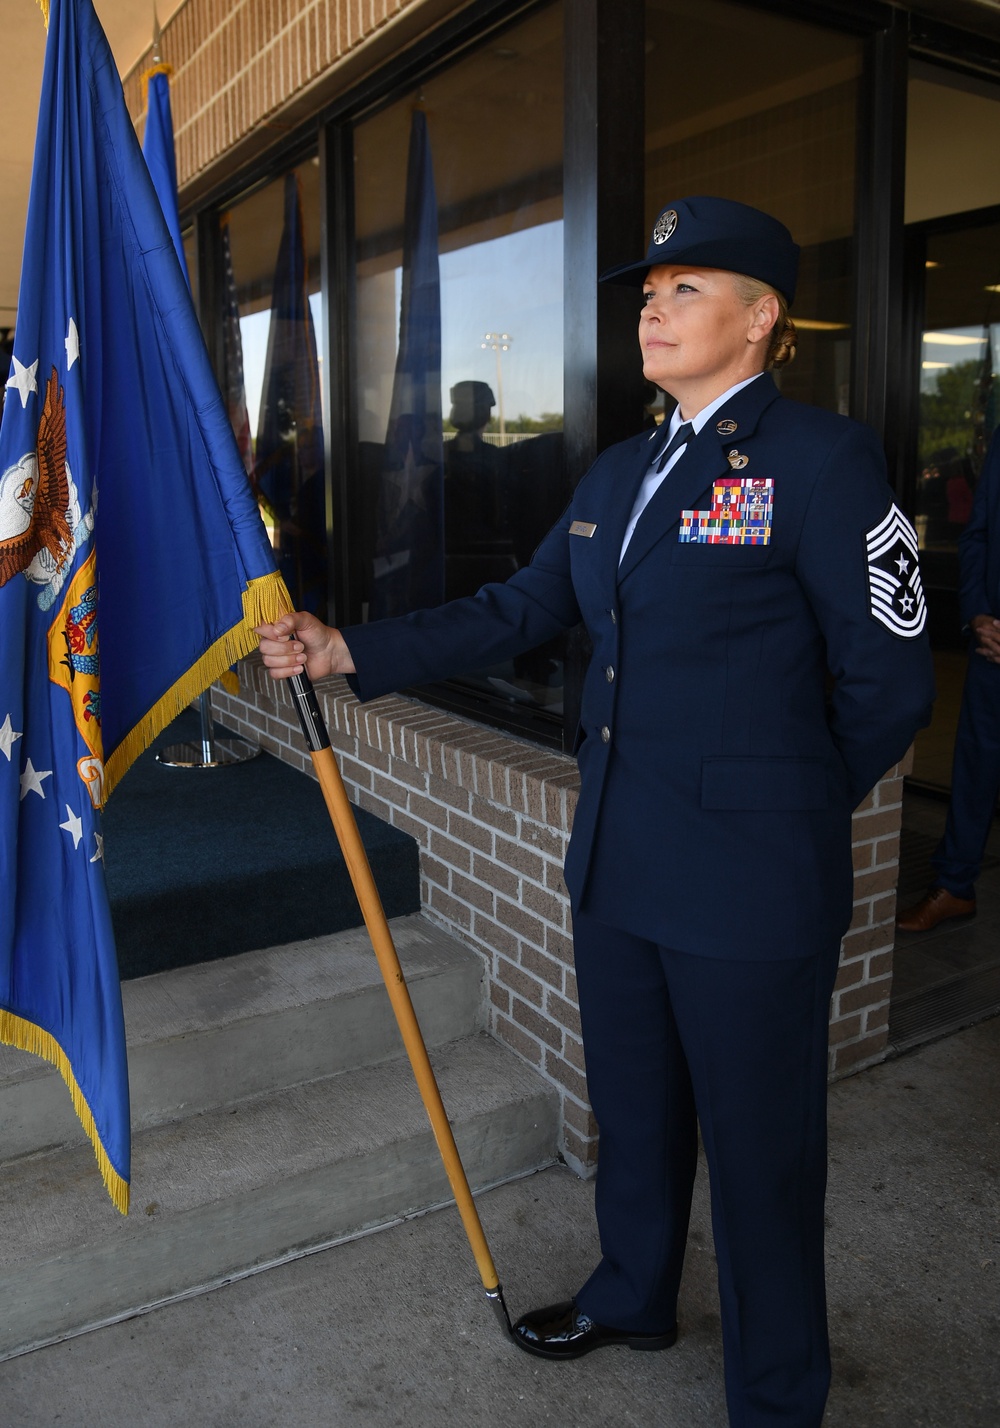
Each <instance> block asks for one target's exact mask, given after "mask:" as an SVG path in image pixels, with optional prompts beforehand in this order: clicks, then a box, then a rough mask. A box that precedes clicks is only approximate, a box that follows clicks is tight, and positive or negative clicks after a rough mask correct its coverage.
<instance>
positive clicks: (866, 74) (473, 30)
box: [182, 0, 1000, 749]
mask: <svg viewBox="0 0 1000 1428" xmlns="http://www.w3.org/2000/svg"><path fill="white" fill-rule="evenodd" d="M544 3H547V0H529V3H525V0H473V3H472V4H470V5H468V6H466V7H464V8H463V9H461V10H460V11H459V12H458V13H456V14H453V15H451V16H450V17H449V18H447V19H445V20H444V21H443V22H441V23H440V24H439V25H437V26H436V27H435V28H433V29H432V30H431V31H429V32H428V33H427V34H426V35H424V36H422V37H421V38H420V40H418V41H417V42H416V43H414V44H413V45H412V46H410V47H409V48H407V49H406V50H405V51H404V52H402V53H401V54H399V55H397V56H395V57H393V58H391V59H389V60H388V61H387V62H386V63H384V64H382V65H381V66H380V67H379V68H378V69H377V70H376V71H374V72H373V73H371V74H369V75H367V76H365V77H363V78H362V79H360V80H359V81H358V82H357V83H355V84H353V85H350V86H349V87H348V88H347V89H345V91H344V93H343V94H341V95H339V96H338V97H337V98H336V99H335V100H334V101H332V102H331V103H328V104H327V105H325V106H324V107H323V108H321V109H320V110H319V111H318V112H317V113H315V114H313V115H312V116H310V117H309V118H308V119H307V120H305V121H304V122H303V123H302V124H301V125H300V126H298V127H297V128H296V129H295V130H294V131H293V132H292V133H291V134H289V135H288V136H287V137H286V138H284V139H283V140H282V141H281V142H279V143H277V144H275V145H273V146H271V147H270V148H268V149H267V150H266V151H265V152H264V153H262V154H260V155H259V156H258V157H256V158H255V159H254V160H253V161H252V162H250V163H248V164H246V165H244V166H243V167H241V168H238V169H237V170H235V171H234V172H233V173H232V174H230V175H227V176H226V178H225V179H224V180H223V181H222V182H221V183H220V184H219V185H217V186H216V187H215V188H214V189H213V190H211V191H210V192H209V193H208V194H207V196H204V197H200V198H199V199H198V202H197V203H196V204H195V205H193V206H192V207H191V208H188V209H185V211H184V212H183V213H182V221H183V222H184V223H185V224H187V223H190V222H192V221H193V222H194V223H195V224H196V233H197V247H198V279H199V281H198V288H199V310H200V315H201V318H202V325H203V328H204V330H205V334H206V340H207V342H208V346H209V351H210V354H211V355H212V356H213V357H214V356H216V355H217V353H218V350H219V344H220V343H221V339H222V331H221V321H220V320H218V319H217V316H216V315H217V314H218V313H219V312H220V308H219V306H218V300H219V297H220V293H221V283H222V273H221V247H220V243H219V238H218V234H219V229H218V216H219V213H220V212H222V211H224V209H225V208H226V207H227V206H229V205H230V204H231V203H233V202H234V201H235V200H236V199H238V198H239V197H240V196H241V195H243V194H245V193H247V192H248V191H249V190H250V189H251V188H252V187H254V186H256V185H258V184H264V183H266V182H270V181H271V180H273V179H274V178H276V177H277V176H279V175H280V173H281V172H283V171H284V169H286V168H288V167H289V166H291V165H293V164H294V163H296V162H298V161H299V160H300V159H301V158H302V157H303V156H305V155H309V154H312V153H315V152H317V151H318V154H319V161H320V192H321V204H322V207H321V271H322V284H323V308H322V312H323V317H322V322H321V324H320V331H319V333H318V336H319V339H320V343H321V347H322V351H323V354H324V358H325V360H324V363H323V380H324V384H325V387H326V390H325V392H324V410H325V412H326V414H327V418H328V420H327V423H326V427H325V453H324V455H325V486H326V502H325V519H326V542H327V550H328V557H329V575H328V591H329V608H330V610H331V611H332V612H333V614H332V616H331V618H334V619H339V620H343V619H344V618H345V612H346V613H347V614H348V615H349V614H350V612H351V609H352V601H353V591H354V589H356V584H357V574H356V572H357V564H358V562H359V561H360V560H361V559H362V558H363V553H362V552H361V551H360V550H359V549H358V548H357V543H356V542H354V541H353V540H352V530H353V529H355V528H356V517H357V513H356V511H355V510H354V509H353V498H352V495H351V492H352V490H356V486H357V483H356V482H352V481H351V479H350V473H351V471H352V462H353V461H354V460H355V446H354V440H355V436H356V430H355V428H356V404H355V396H356V389H355V374H354V371H353V341H352V339H353V331H354V325H355V310H354V284H353V281H352V275H353V270H354V251H353V130H354V126H355V125H356V124H357V123H358V122H360V121H361V120H363V119H364V118H366V117H368V116H369V115H371V114H372V113H373V112H375V111H377V110H378V109H379V108H382V107H384V106H386V105H388V104H391V103H393V102H394V101H396V100H398V99H399V98H401V97H403V96H404V95H405V94H406V93H408V92H412V90H413V89H414V88H415V87H416V86H418V85H419V83H420V82H421V80H422V79H427V78H429V77H430V76H432V75H433V74H435V73H438V72H440V71H441V70H442V69H445V68H448V67H450V66H451V65H453V64H454V63H455V62H456V61H457V60H459V59H460V58H461V56H462V55H463V54H464V53H467V52H471V51H472V50H473V49H476V48H478V47H480V46H481V45H482V44H484V43H486V42H487V41H488V40H489V39H490V38H491V37H492V36H494V35H496V34H497V33H499V32H501V31H502V30H504V29H506V28H507V27H509V26H511V25H513V24H515V23H516V22H517V21H518V20H520V19H521V18H523V17H525V16H526V15H528V14H530V13H531V12H532V11H533V10H537V9H540V8H542V7H543V5H544ZM732 3H738V4H741V5H742V6H743V7H744V8H746V9H751V10H753V9H756V10H760V11H766V12H770V13H775V14H785V15H787V16H789V17H791V18H796V19H798V20H800V21H805V22H809V23H813V24H816V25H819V26H822V27H825V28H828V29H833V30H838V31H840V32H842V33H853V34H856V35H858V36H860V37H861V38H862V39H863V41H864V60H863V69H862V75H861V78H860V81H859V105H860V110H859V123H858V136H857V156H856V195H855V228H854V243H855V296H854V307H855V311H854V319H855V326H854V330H853V333H852V374H851V410H852V414H853V415H854V416H855V417H857V418H858V419H859V420H862V421H867V422H869V423H870V424H871V425H872V426H873V427H875V429H876V431H877V432H878V433H879V435H880V436H881V437H882V439H883V441H884V442H885V444H886V446H887V448H888V455H889V461H890V474H891V476H892V478H893V479H894V480H895V483H896V485H897V489H898V490H899V491H900V494H901V495H903V494H904V488H903V478H904V467H905V462H904V456H905V451H904V448H905V445H906V443H905V440H903V439H902V437H901V435H900V433H899V421H900V418H901V417H905V416H906V414H907V412H908V409H909V406H908V404H909V403H910V402H911V401H912V393H910V392H909V390H908V389H909V386H910V382H911V378H910V375H909V373H908V371H907V370H906V355H905V354H906V348H905V336H906V330H907V327H908V324H909V323H910V322H912V315H911V314H909V313H908V312H907V311H906V303H905V297H906V292H905V289H906V262H907V255H906V252H905V245H904V238H905V235H904V227H903V216H904V215H903V184H904V180H905V167H904V165H905V143H906V77H907V66H908V61H909V58H910V56H911V55H916V56H918V57H920V58H927V59H932V60H933V61H934V62H935V63H939V64H950V65H952V66H953V67H954V68H956V69H960V70H963V71H968V72H973V73H978V74H981V75H982V74H985V75H986V76H988V77H989V78H991V79H995V78H998V77H1000V41H997V40H996V39H994V38H992V37H987V36H978V35H975V33H974V32H973V31H971V30H964V29H961V28H960V27H957V26H954V25H950V24H946V23H944V22H941V21H939V20H937V19H935V18H933V17H927V16H922V15H918V14H916V13H915V12H913V11H907V10H901V9H898V8H895V7H894V6H891V5H889V4H886V3H882V0H840V3H835V2H834V0H825V3H824V0H817V3H800V0H732ZM564 36H565V127H564V150H563V172H564V187H563V195H564V210H563V211H564V235H565V236H564V259H565V273H566V282H565V291H564V335H565V344H564V376H565V385H564V392H565V396H564V432H565V451H566V461H567V466H568V475H569V477H570V481H571V484H572V485H575V484H576V482H577V481H578V480H579V479H580V477H581V476H582V475H583V473H584V471H585V470H586V469H587V467H588V466H589V465H590V463H591V461H592V460H593V459H594V458H595V457H596V455H597V453H598V452H599V451H600V450H602V449H603V448H604V447H605V446H607V445H608V444H609V443H611V442H613V441H615V440H619V439H621V438H622V437H624V436H627V435H629V434H630V433H632V432H634V431H635V430H637V429H638V428H639V426H640V425H641V422H642V400H643V384H642V381H641V373H640V370H639V364H638V363H637V362H636V361H635V360H634V357H635V354H634V341H633V334H634V324H633V319H632V316H631V314H630V315H628V316H626V315H625V304H626V302H627V298H628V295H627V293H623V292H622V291H621V290H619V289H615V288H611V287H608V288H605V287H600V286H599V285H598V284H597V281H596V278H597V274H598V273H599V272H600V271H601V270H602V269H603V267H605V266H608V265H609V264H611V263H612V262H614V261H616V260H618V259H620V256H621V254H622V253H623V252H629V251H632V250H633V249H635V250H638V245H644V244H645V239H646V235H645V233H644V231H643V222H644V218H643V191H644V182H643V167H644V152H645V151H644V122H645V121H644V95H643V92H642V90H643V85H642V83H641V79H640V82H638V83H637V82H636V76H637V75H639V76H641V75H642V73H643V64H642V56H643V46H644V40H645V3H644V0H564ZM626 101H627V102H626ZM609 193H614V195H615V199H614V202H608V201H606V195H608V194H609ZM588 657H589V647H588V642H587V639H586V635H585V633H584V632H583V631H582V630H580V629H578V630H576V631H574V632H572V633H571V635H570V638H569V649H568V652H567V664H566V683H565V691H564V716H563V720H562V723H561V725H559V724H557V723H554V722H553V720H552V719H551V716H548V717H545V718H540V717H538V716H536V715H534V714H533V713H532V711H530V710H528V709H523V708H517V709H514V710H509V709H505V708H503V707H501V704H500V701H497V702H496V703H495V704H492V702H491V701H489V699H488V696H484V697H483V698H482V699H478V698H475V697H473V696H471V695H467V694H465V693H464V692H463V691H461V690H460V689H457V688H455V687H452V686H436V687H435V688H434V689H433V690H428V689H426V688H421V689H419V690H416V691H411V692H413V693H415V694H416V695H417V696H418V697H419V698H420V699H422V700H424V701H426V702H430V703H434V704H437V705H439V706H441V707H444V708H448V709H453V710H455V711H456V712H458V713H461V714H464V715H466V716H468V717H470V718H473V719H475V720H476V721H477V722H480V723H484V724H487V725H491V726H493V727H500V728H504V729H508V730H509V731H511V732H515V733H517V734H520V735H522V736H524V737H526V738H528V739H530V740H532V741H534V742H538V743H541V744H544V745H548V746H550V747H557V748H564V749H569V748H570V747H572V742H573V738H574V735H575V730H576V724H577V719H578V714H579V701H580V693H581V690H582V684H583V676H584V672H585V670H586V665H587V661H588Z"/></svg>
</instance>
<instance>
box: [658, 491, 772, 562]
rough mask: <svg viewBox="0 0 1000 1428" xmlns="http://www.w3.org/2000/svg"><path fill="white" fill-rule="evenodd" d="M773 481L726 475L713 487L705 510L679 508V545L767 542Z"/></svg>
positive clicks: (768, 542)
mask: <svg viewBox="0 0 1000 1428" xmlns="http://www.w3.org/2000/svg"><path fill="white" fill-rule="evenodd" d="M773 504H774V482H773V481H772V480H771V478H770V477H769V476H768V477H763V476H727V477H725V478H724V479H723V480H721V481H716V483H715V485H714V486H713V487H712V504H711V506H710V507H709V509H708V510H707V511H681V528H680V531H679V533H678V536H677V539H678V541H680V543H681V544H682V545H688V544H691V545H770V543H771V510H772V506H773Z"/></svg>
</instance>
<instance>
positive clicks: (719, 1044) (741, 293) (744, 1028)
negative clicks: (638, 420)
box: [260, 198, 933, 1428]
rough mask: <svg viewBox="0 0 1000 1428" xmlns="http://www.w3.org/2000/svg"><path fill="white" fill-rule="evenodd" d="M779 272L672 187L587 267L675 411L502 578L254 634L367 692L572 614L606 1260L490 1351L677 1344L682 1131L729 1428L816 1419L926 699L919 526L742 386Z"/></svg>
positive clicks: (285, 665)
mask: <svg viewBox="0 0 1000 1428" xmlns="http://www.w3.org/2000/svg"><path fill="white" fill-rule="evenodd" d="M797 266H798V248H797V247H796V245H795V244H794V243H793V241H792V239H791V236H790V234H789V233H788V231H787V229H786V228H785V227H784V226H783V225H782V224H781V223H779V222H778V221H777V220H776V219H774V218H772V217H770V216H769V215H767V214H764V213H761V212H759V211H758V210H756V209H753V208H750V207H747V206H746V205H744V204H741V203H735V202H732V201H730V200H727V199H722V198H686V199H680V200H676V201H674V202H673V203H669V204H667V205H665V207H664V208H663V210H662V211H661V212H660V214H659V215H658V217H657V219H656V223H655V225H654V227H653V230H652V234H651V238H650V242H649V246H648V249H647V251H646V253H645V254H644V255H643V256H642V257H641V258H638V259H636V260H634V261H631V262H628V263H625V264H623V265H621V266H620V267H618V268H615V269H613V270H612V271H611V272H610V273H607V274H605V275H604V277H605V278H606V279H607V280H609V281H614V282H622V283H625V284H629V285H634V286H635V287H636V288H641V289H642V292H643V299H642V301H643V306H642V310H641V313H640V317H639V345H640V349H641V353H642V359H643V370H644V372H645V375H646V377H647V378H648V379H649V380H650V381H652V382H655V383H656V384H657V385H658V386H661V387H662V388H663V389H664V390H665V391H666V392H667V393H669V395H670V396H671V397H673V398H674V400H675V401H676V403H677V408H676V411H675V412H674V414H673V416H672V417H671V418H670V419H669V420H668V421H666V422H665V423H664V425H663V426H662V427H660V428H657V430H655V431H654V432H652V433H650V432H648V431H645V432H642V433H640V434H639V435H637V436H636V437H634V438H632V439H631V440H628V441H625V442H622V443H619V444H618V445H616V446H614V447H611V448H609V449H608V450H607V451H605V452H604V453H603V454H602V455H601V456H600V457H599V458H598V460H597V461H596V462H595V463H594V465H593V466H592V467H591V469H590V470H589V471H588V472H587V474H586V475H585V476H584V477H583V479H582V480H581V482H580V483H579V485H578V486H577V488H576V491H575V493H574V495H573V497H572V499H571V501H570V504H569V506H568V508H567V510H566V511H565V513H564V514H563V516H562V517H561V518H560V519H559V520H558V521H557V522H556V524H555V526H554V527H553V529H552V530H551V531H550V532H549V534H548V535H547V536H546V537H545V539H544V540H543V541H542V543H541V545H540V546H539V548H538V550H537V552H536V553H535V555H534V557H533V558H532V560H531V562H530V564H528V565H527V566H525V567H524V568H522V569H520V570H518V571H517V572H516V574H514V575H513V576H512V577H511V578H510V579H509V580H508V581H506V582H505V583H503V584H493V585H487V586H485V587H484V588H483V589H481V590H480V591H479V592H478V594H476V595H475V596H472V597H469V598H466V599H462V600H456V601H453V602H451V603H450V604H447V605H444V606H442V607H440V608H438V609H434V610H423V611H415V612H414V613H412V614H410V615H408V616H405V617H403V618H402V619H398V620H392V621H384V622H376V623H375V624H370V625H362V626H356V627H353V628H349V629H345V630H343V631H337V630H333V629H329V628H327V627H326V626H325V625H322V624H321V623H320V622H319V621H318V620H315V619H314V618H312V617H311V616H309V615H307V614H302V613H297V614H292V615H287V616H285V617H284V618H283V619H281V620H279V621H278V622H276V623H275V624H274V625H269V626H264V627H261V630H260V636H261V650H262V652H263V657H264V662H265V664H266V665H267V667H268V668H269V669H270V671H271V673H272V675H273V676H274V677H275V678H279V679H280V678H285V677H287V676H289V675H292V674H295V673H297V672H299V671H301V670H303V669H305V670H306V671H307V673H308V674H309V675H310V677H311V678H313V679H317V678H323V677H325V676H327V675H330V674H337V673H340V674H346V675H347V676H348V678H349V681H350V683H351V686H352V688H353V689H354V691H355V692H356V693H357V694H358V695H359V697H360V698H362V699H370V698H374V697H376V696H378V695H380V694H384V693H386V692H388V691H389V690H393V689H397V688H399V687H403V686H409V685H413V684H420V683H423V682H425V681H427V680H431V679H439V678H442V677H444V676H445V675H449V674H453V673H455V672H457V671H461V670H463V669H465V668H469V667H471V666H481V665H482V664H483V663H484V662H487V661H490V662H492V661H496V660H500V659H505V658H510V657H511V656H512V655H515V654H517V653H518V652H519V651H522V650H524V649H527V648H529V647H530V646H532V645H533V644H537V643H540V642H541V641H543V640H545V639H548V638H550V637H551V636H552V635H554V634H555V633H557V632H558V631H560V630H564V629H568V628H570V627H571V626H573V625H575V624H576V623H577V622H578V621H581V620H582V621H583V622H584V623H585V625H586V627H587V630H588V632H589V634H590V637H591V640H592V642H593V656H592V659H591V663H590V667H589V671H588V674H587V679H586V683H585V687H584V692H583V701H582V716H581V721H580V727H579V731H578V734H577V741H576V753H577V757H578V760H579V766H580V796H579V802H578V804H577V809H576V815H575V820H574V826H573V833H572V838H571V840H570V846H569V851H568V854H567V859H566V869H565V873H566V883H567V886H568V889H569V893H570V899H571V904H572V913H573V930H574V953H575V961H576V971H577V981H578V988H579V1002H580V1013H581V1021H582V1029H583V1042H584V1051H585V1056H586V1066H587V1084H588V1092H589V1095H590V1099H591V1103H592V1106H593V1109H594V1114H595V1117H596V1119H597V1122H598V1126H599V1131H600V1162H599V1167H598V1173H597V1188H596V1211H597V1220H598V1229H599V1232H600V1248H601V1255H600V1260H599V1262H598V1264H597V1266H596V1268H595V1269H594V1271H593V1273H592V1274H591V1275H590V1277H589V1278H588V1279H587V1280H586V1282H585V1283H584V1284H583V1285H582V1286H578V1287H577V1286H571V1285H567V1286H565V1287H564V1289H565V1290H572V1289H574V1288H575V1289H576V1292H575V1293H574V1294H573V1295H572V1297H571V1298H564V1299H562V1300H560V1301H559V1302H557V1303H555V1304H552V1305H550V1306H548V1307H546V1308H544V1309H539V1310H535V1311H533V1312H531V1313H528V1314H525V1315H524V1316H523V1317H522V1318H521V1319H520V1320H519V1321H518V1322H517V1324H516V1325H515V1326H514V1335H515V1339H516V1341H517V1343H518V1344H519V1345H520V1347H521V1348H523V1349H525V1350H526V1351H528V1352H530V1353H532V1354H535V1355H538V1356H540V1357H543V1358H548V1359H553V1360H559V1359H571V1358H576V1357H579V1356H580V1355H582V1354H586V1353H589V1352H591V1351H592V1350H595V1349H599V1348H604V1347H608V1346H615V1345H618V1346H628V1347H629V1348H631V1349H648V1350H658V1349H665V1348H668V1347H669V1346H670V1345H672V1344H673V1343H674V1342H675V1340H676V1338H677V1334H678V1304H677V1299H678V1291H679V1287H680V1280H681V1269H682V1264H683V1259H684V1251H685V1243H686V1238H687V1229H688V1218H689V1212H690V1206H691V1195H692V1187H693V1183H694V1178H695V1172H696V1166H697V1158H698V1130H699V1127H700V1130H701V1136H702V1141H703V1144H704V1148H705V1155H706V1159H707V1162H708V1170H709V1180H710V1187H711V1196H712V1217H713V1231H714V1237H715V1249H716V1257H717V1261H718V1275H719V1295H720V1302H721V1312H722V1337H723V1346H724V1359H725V1379H726V1395H727V1403H728V1408H729V1417H730V1423H731V1425H733V1428H763V1426H764V1425H770V1428H777V1425H779V1424H782V1425H791V1424H794V1425H795V1428H819V1425H820V1422H821V1420H822V1417H823V1409H824V1403H825V1401H826V1397H827V1392H828V1386H829V1381H830V1355H829V1344H828V1338H827V1323H826V1303H825V1289H824V1264H823V1211H824V1194H825V1185H826V1077H827V1041H828V1017H829V1002H830V995H831V991H832V989H833V984H834V978H835V975H836V970H837V963H838V956H839V948H840V941H841V937H842V936H843V934H844V932H845V931H846V930H847V927H848V924H849V923H850V920H851V912H852V890H853V873H852V861H851V813H852V810H853V809H854V808H855V807H856V805H857V804H858V803H860V802H861V800H862V799H863V798H864V796H865V795H866V794H867V793H868V791H869V790H870V789H871V788H872V787H873V785H874V784H875V783H876V781H877V780H878V779H879V778H880V777H881V776H882V774H884V773H885V771H886V770H887V769H888V768H889V767H890V766H892V765H893V764H895V763H896V762H897V761H898V760H899V759H900V758H901V757H902V756H903V754H904V753H905V752H906V750H907V748H908V746H909V744H910V741H911V740H912V738H913V735H914V733H915V732H916V730H917V729H918V728H919V727H921V726H922V725H923V724H925V723H926V722H927V721H928V719H929V716H930V708H931V701H932V697H933V682H932V667H931V658H930V651H929V648H928V645H927V639H926V635H925V633H924V624H925V610H924V605H923V592H922V590H921V587H920V577H919V571H918V569H917V564H916V558H915V552H916V536H915V534H914V532H913V528H912V526H911V525H910V524H909V522H908V521H907V519H906V517H905V516H904V515H903V514H902V512H901V511H899V510H898V508H897V507H896V506H895V504H894V501H893V497H892V492H891V490H890V488H889V486H888V484H887V481H886V477H885V462H884V458H883V454H882V451H881V448H880V446H879V443H878V441H877V439H876V437H875V435H874V433H873V432H872V431H870V430H869V429H867V428H865V427H863V426H861V425H859V424H858V423H856V422H852V421H850V420H849V419H848V418H846V417H842V416H838V415H835V414H834V413H832V412H828V411H823V410H820V409H819V408H813V407H808V406H805V405H802V404H800V403H797V402H792V401H789V400H787V399H785V398H783V397H781V395H780V393H779V391H778V389H777V386H776V385H775V382H774V380H773V378H772V376H771V375H770V371H769V370H768V369H769V368H773V367H775V366H778V365H780V364H781V363H783V362H784V361H787V360H788V358H789V356H790V355H791V351H792V348H793V346H794V340H795V339H794V328H793V326H792V325H791V323H790V321H789V319H788V317H787V307H788V304H790V302H791V301H792V299H793V297H794V291H795V283H796V275H797ZM897 562H899V563H898V564H897ZM681 1327H683V1317H682V1318H681Z"/></svg>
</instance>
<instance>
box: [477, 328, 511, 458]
mask: <svg viewBox="0 0 1000 1428" xmlns="http://www.w3.org/2000/svg"><path fill="white" fill-rule="evenodd" d="M513 341H514V339H513V337H511V335H510V333H509V332H487V333H486V334H485V336H484V338H483V341H482V342H480V344H479V345H480V347H481V348H482V349H483V351H484V352H485V351H486V349H487V348H492V349H493V351H494V352H495V353H496V354H497V410H498V412H499V416H500V435H501V436H505V435H506V434H507V428H506V427H505V425H504V419H503V370H502V368H501V365H500V353H501V352H506V351H507V350H508V348H509V347H510V344H511V343H512V342H513Z"/></svg>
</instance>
